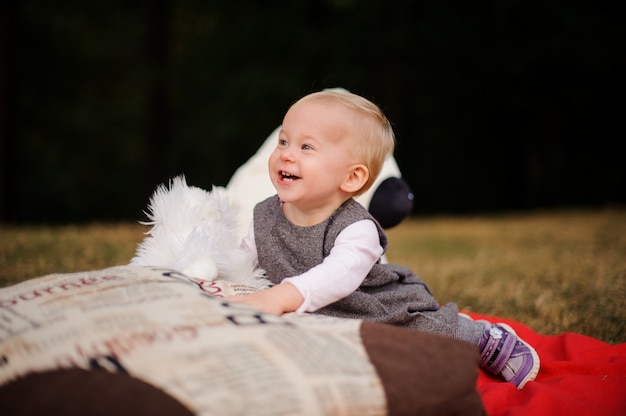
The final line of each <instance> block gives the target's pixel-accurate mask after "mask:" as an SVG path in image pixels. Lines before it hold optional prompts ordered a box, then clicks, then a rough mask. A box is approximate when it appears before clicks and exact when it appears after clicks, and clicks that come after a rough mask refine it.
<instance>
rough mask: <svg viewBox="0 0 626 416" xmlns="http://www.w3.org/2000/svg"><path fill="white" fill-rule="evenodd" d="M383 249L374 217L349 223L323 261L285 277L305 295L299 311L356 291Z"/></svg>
mask: <svg viewBox="0 0 626 416" xmlns="http://www.w3.org/2000/svg"><path fill="white" fill-rule="evenodd" d="M383 251H384V250H383V248H382V247H381V245H380V239H379V236H378V229H377V228H376V224H374V222H373V221H370V220H361V221H357V222H356V223H354V224H351V225H349V226H348V227H346V228H345V229H344V230H343V231H342V232H341V233H339V235H338V236H337V239H336V240H335V245H334V246H333V248H332V249H331V251H330V254H329V255H328V256H327V257H326V258H325V259H324V261H323V262H322V263H321V264H319V265H317V266H315V267H313V268H311V269H310V270H308V271H306V272H304V273H302V274H300V275H298V276H294V277H289V278H286V279H283V282H289V283H291V284H292V285H294V286H295V287H296V288H297V289H298V291H299V292H300V294H301V295H302V296H303V297H304V302H303V303H302V305H300V307H299V308H298V309H297V310H296V312H314V311H316V310H318V309H320V308H322V307H324V306H326V305H329V304H331V303H333V302H336V301H338V300H340V299H343V298H345V297H346V296H348V295H349V294H351V293H352V292H354V291H355V290H356V289H358V287H359V286H360V285H361V283H362V282H363V280H364V279H365V277H366V276H367V274H368V273H369V271H370V270H371V268H372V266H373V265H374V264H375V263H376V261H378V259H379V258H380V256H381V255H382V254H383Z"/></svg>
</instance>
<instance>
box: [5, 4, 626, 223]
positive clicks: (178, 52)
mask: <svg viewBox="0 0 626 416" xmlns="http://www.w3.org/2000/svg"><path fill="white" fill-rule="evenodd" d="M0 8H1V14H2V17H1V19H2V21H1V22H0V27H1V29H0V129H1V130H0V134H1V136H0V164H1V167H0V219H1V220H3V221H5V222H15V223H24V222H80V221H92V220H137V219H141V218H142V217H143V216H142V210H143V209H144V208H145V205H146V203H147V201H148V198H149V196H150V194H151V193H152V191H153V190H154V188H155V187H156V186H157V185H158V184H159V183H163V182H167V181H168V179H169V178H170V177H172V176H175V175H178V174H181V173H184V174H186V176H187V178H188V181H189V183H190V184H193V185H196V186H200V187H203V188H206V189H209V188H210V187H211V185H213V184H215V185H226V183H227V182H228V180H229V178H230V176H231V175H232V174H233V173H234V171H235V169H236V168H237V167H238V166H239V165H241V164H242V163H244V162H245V161H246V160H247V159H248V158H249V157H250V156H251V155H252V154H253V153H254V152H255V151H256V150H257V148H258V147H259V145H260V144H261V143H262V141H263V140H264V139H265V138H266V137H267V136H268V135H269V133H270V132H271V131H272V130H273V129H274V128H275V127H277V126H278V125H279V124H280V122H281V120H282V116H283V114H284V112H285V111H286V110H287V108H288V106H289V105H290V104H291V103H292V102H293V101H295V100H296V99H298V98H299V97H301V96H302V95H304V94H306V93H308V92H311V91H313V90H319V89H322V88H327V87H336V86H341V87H344V88H347V89H350V90H351V91H353V92H356V93H359V94H361V95H364V96H366V97H367V98H370V99H372V100H373V101H374V102H376V103H377V104H379V105H380V106H381V107H382V108H383V110H384V111H385V112H386V113H387V115H388V117H389V118H390V119H391V121H392V122H393V124H394V127H395V130H396V134H397V138H398V147H397V151H396V159H397V161H398V164H399V165H400V168H401V170H402V172H403V174H404V176H405V178H406V180H407V181H408V182H409V183H410V185H411V186H412V188H413V190H414V191H415V194H416V204H415V211H414V213H415V214H432V213H473V212H496V211H503V210H524V209H535V208H549V207H566V206H604V205H607V204H623V203H624V202H626V192H625V180H626V174H625V173H626V169H625V165H626V163H625V157H624V151H623V150H622V149H621V148H622V146H623V142H624V138H625V137H626V134H625V128H624V122H625V116H626V101H625V98H624V97H625V96H624V92H625V88H624V86H625V85H624V76H625V69H626V65H625V63H626V62H625V58H626V55H625V53H626V33H625V30H624V17H625V13H624V12H625V11H626V10H625V9H626V8H625V7H624V3H623V2H617V1H616V2H588V4H584V2H582V3H581V2H575V3H572V4H563V5H559V6H557V5H554V4H552V2H544V1H521V0H519V1H516V0H501V1H490V2H466V3H462V4H461V5H457V6H455V7H451V6H450V5H448V4H445V3H441V2H418V1H409V0H405V1H401V0H397V1H356V0H325V1H323V0H293V1H277V0H274V1H272V0H267V1H251V0H247V1H218V0H213V1H210V0H202V1H201V0H197V1H192V0H188V1H173V0H154V1H147V0H144V1H141V0H106V1H105V0H91V1H88V2H84V1H78V0H56V1H55V2H49V1H43V0H30V1H15V0H13V1H7V2H4V3H3V6H0Z"/></svg>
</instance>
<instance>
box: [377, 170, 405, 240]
mask: <svg viewBox="0 0 626 416" xmlns="http://www.w3.org/2000/svg"><path fill="white" fill-rule="evenodd" d="M413 199H414V195H413V191H411V188H410V187H409V184H408V183H406V181H405V180H404V179H402V178H397V177H390V178H387V179H385V180H384V181H382V182H381V184H380V185H379V186H378V188H376V191H374V195H373V196H372V200H371V201H370V206H369V212H370V214H372V215H373V216H374V218H376V220H377V221H378V222H379V223H380V225H381V226H382V227H383V228H385V229H387V228H391V227H395V226H396V225H398V224H400V223H401V222H402V220H404V219H405V218H406V217H408V216H409V215H410V214H411V212H412V210H413Z"/></svg>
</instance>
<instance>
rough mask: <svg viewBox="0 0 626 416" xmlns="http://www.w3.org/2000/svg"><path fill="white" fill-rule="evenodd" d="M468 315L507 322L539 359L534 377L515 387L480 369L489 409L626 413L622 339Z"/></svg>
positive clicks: (536, 412)
mask: <svg viewBox="0 0 626 416" xmlns="http://www.w3.org/2000/svg"><path fill="white" fill-rule="evenodd" d="M470 315H471V316H472V318H474V319H486V320H488V321H490V322H505V323H507V324H509V325H511V327H513V328H514V329H515V331H516V332H517V333H518V335H519V336H520V337H522V338H523V339H524V340H525V341H526V342H528V343H529V344H530V345H532V346H533V347H534V348H535V349H536V350H537V353H538V354H539V358H540V360H541V369H540V370H539V375H538V376H537V378H536V379H535V381H534V382H529V383H528V384H526V387H524V389H522V390H520V391H518V390H517V389H516V388H515V387H514V386H513V385H512V384H510V383H504V382H502V381H500V380H499V379H495V378H492V377H490V376H488V375H487V374H486V373H484V372H480V375H479V378H478V391H479V393H480V395H481V397H482V399H483V403H484V406H485V409H486V411H487V414H488V415H490V416H492V415H534V416H536V415H555V414H559V415H561V414H563V415H622V416H623V415H626V343H623V344H618V345H611V344H607V343H605V342H602V341H599V340H597V339H594V338H590V337H587V336H584V335H580V334H574V333H564V334H561V335H556V336H545V335H540V334H537V333H536V332H534V331H533V330H531V329H530V328H528V327H526V326H524V325H522V324H520V323H519V322H515V321H511V320H506V319H500V318H495V317H491V316H485V315H479V314H474V313H471V314H470Z"/></svg>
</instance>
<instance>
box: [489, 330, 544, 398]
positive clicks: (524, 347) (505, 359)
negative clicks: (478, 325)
mask: <svg viewBox="0 0 626 416" xmlns="http://www.w3.org/2000/svg"><path fill="white" fill-rule="evenodd" d="M480 322H482V323H484V325H485V331H484V332H483V335H482V337H481V339H480V343H479V344H478V348H479V350H480V367H481V368H483V369H484V370H486V371H488V372H489V373H491V374H493V375H499V376H501V377H502V378H503V379H505V380H506V381H508V382H510V383H513V384H514V385H515V386H516V387H517V389H518V390H521V389H522V388H524V386H525V385H526V383H528V382H529V381H532V380H534V379H535V377H537V373H539V365H540V364H539V355H537V351H535V349H534V348H533V347H531V346H530V345H528V344H527V343H526V342H525V341H524V340H522V339H521V338H519V337H518V336H517V334H516V333H515V331H514V330H513V328H511V327H510V326H508V325H507V324H502V323H499V324H491V323H489V322H487V321H480Z"/></svg>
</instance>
